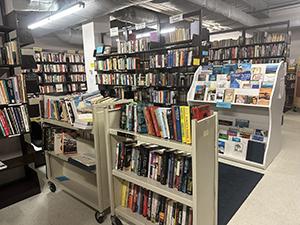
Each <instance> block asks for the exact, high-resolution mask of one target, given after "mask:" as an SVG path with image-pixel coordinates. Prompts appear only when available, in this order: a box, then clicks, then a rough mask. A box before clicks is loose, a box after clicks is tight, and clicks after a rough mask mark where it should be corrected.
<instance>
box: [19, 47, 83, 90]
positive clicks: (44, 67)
mask: <svg viewBox="0 0 300 225" xmlns="http://www.w3.org/2000/svg"><path fill="white" fill-rule="evenodd" d="M34 50H35V57H34V58H35V61H36V63H37V69H36V70H34V73H36V74H37V75H38V76H39V87H40V92H41V94H55V93H57V94H62V95H63V94H66V93H76V92H86V91H87V82H86V75H85V68H84V65H85V64H84V58H83V55H82V54H81V53H80V52H79V51H67V52H62V51H61V52H55V51H51V50H43V49H41V48H35V49H34ZM25 73H30V72H28V71H25Z"/></svg>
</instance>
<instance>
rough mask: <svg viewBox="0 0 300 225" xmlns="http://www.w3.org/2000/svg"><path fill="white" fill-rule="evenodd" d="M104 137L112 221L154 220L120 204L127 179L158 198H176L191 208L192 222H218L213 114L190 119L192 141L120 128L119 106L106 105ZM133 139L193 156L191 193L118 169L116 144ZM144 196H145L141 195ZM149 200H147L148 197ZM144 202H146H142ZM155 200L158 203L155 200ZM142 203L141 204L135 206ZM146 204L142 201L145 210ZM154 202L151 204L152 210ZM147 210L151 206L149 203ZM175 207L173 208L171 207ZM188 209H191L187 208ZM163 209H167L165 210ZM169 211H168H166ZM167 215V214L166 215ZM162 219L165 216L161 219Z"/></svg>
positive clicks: (139, 223) (139, 224) (142, 223)
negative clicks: (164, 137) (108, 106)
mask: <svg viewBox="0 0 300 225" xmlns="http://www.w3.org/2000/svg"><path fill="white" fill-rule="evenodd" d="M104 113H105V117H104V120H105V139H106V148H107V163H108V181H109V193H110V204H111V214H112V222H113V224H115V221H116V220H118V219H121V220H124V221H125V222H126V223H129V224H134V225H150V224H156V223H155V222H153V221H152V222H151V221H150V220H147V218H146V217H145V215H144V216H142V215H141V214H140V213H138V212H135V213H134V212H133V211H132V210H131V209H129V208H127V207H124V206H122V204H123V203H122V202H123V200H124V196H123V197H122V193H121V190H122V186H123V184H124V182H129V183H131V184H133V185H135V186H139V188H141V189H143V190H147V191H149V192H151V193H153V195H159V196H161V197H160V198H163V199H167V201H168V200H170V201H175V202H177V203H179V205H181V204H182V205H184V206H186V207H189V208H191V209H192V218H193V224H197V225H216V224H217V199H218V160H217V150H216V121H217V116H216V114H214V115H212V116H210V117H207V118H205V119H203V120H200V121H196V120H193V121H192V144H191V145H188V144H183V143H181V142H177V141H172V140H167V139H163V138H159V137H155V136H151V135H148V134H140V133H135V132H130V131H127V130H123V129H120V124H119V123H120V117H121V109H105V112H104ZM126 140H134V141H137V142H138V143H147V144H153V145H156V146H157V145H158V146H162V147H164V148H170V149H173V150H174V149H176V150H179V151H181V152H182V153H184V154H185V153H187V154H190V155H191V157H192V184H193V185H192V188H193V191H192V195H189V194H186V193H183V192H180V191H178V190H177V189H176V188H169V187H168V185H163V184H161V183H160V182H158V181H155V180H153V179H150V178H149V177H144V176H138V175H137V174H136V173H134V172H131V171H126V170H119V169H117V168H116V167H115V162H116V157H117V156H116V153H115V151H116V145H117V143H118V142H121V141H126ZM144 199H145V198H144ZM148 202H149V201H148ZM144 204H145V203H144ZM157 204H158V203H157ZM137 207H141V206H139V205H138V206H137ZM145 209H147V206H145V205H144V210H145ZM153 209H154V206H153V207H152V210H153ZM148 210H151V207H150V208H149V206H148ZM174 210H175V209H174ZM190 212H191V211H190ZM165 213H166V212H165ZM168 215H169V214H168ZM169 216H170V215H169ZM163 220H166V218H165V219H163Z"/></svg>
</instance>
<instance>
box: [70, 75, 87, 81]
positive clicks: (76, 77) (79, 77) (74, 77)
mask: <svg viewBox="0 0 300 225" xmlns="http://www.w3.org/2000/svg"><path fill="white" fill-rule="evenodd" d="M69 78H70V80H71V81H72V82H80V81H82V82H83V81H86V75H85V74H71V75H70V76H69Z"/></svg>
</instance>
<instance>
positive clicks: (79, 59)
mask: <svg viewBox="0 0 300 225" xmlns="http://www.w3.org/2000/svg"><path fill="white" fill-rule="evenodd" d="M66 57H67V59H68V60H69V62H70V63H84V55H82V54H70V53H67V55H66Z"/></svg>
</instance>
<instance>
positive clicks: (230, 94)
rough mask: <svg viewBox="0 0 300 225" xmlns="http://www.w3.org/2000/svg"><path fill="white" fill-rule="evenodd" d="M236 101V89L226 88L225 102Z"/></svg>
mask: <svg viewBox="0 0 300 225" xmlns="http://www.w3.org/2000/svg"><path fill="white" fill-rule="evenodd" d="M233 101H234V89H225V90H224V102H229V103H231V102H233Z"/></svg>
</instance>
